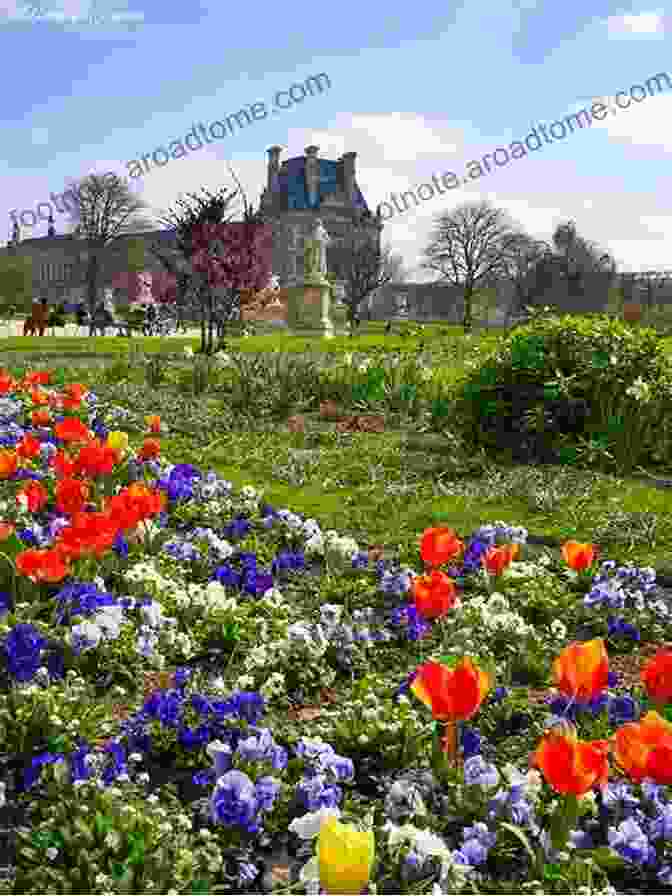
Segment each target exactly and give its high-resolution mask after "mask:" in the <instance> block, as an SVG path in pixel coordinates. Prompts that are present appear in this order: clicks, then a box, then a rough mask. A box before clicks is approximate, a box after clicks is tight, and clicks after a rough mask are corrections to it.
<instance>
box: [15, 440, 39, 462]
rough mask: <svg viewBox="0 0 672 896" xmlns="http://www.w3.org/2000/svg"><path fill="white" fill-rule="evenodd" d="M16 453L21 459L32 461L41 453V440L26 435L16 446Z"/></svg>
mask: <svg viewBox="0 0 672 896" xmlns="http://www.w3.org/2000/svg"><path fill="white" fill-rule="evenodd" d="M15 450H16V453H17V454H18V455H19V457H23V458H26V459H30V458H33V457H37V455H38V454H39V453H40V440H39V439H36V438H35V436H31V435H25V436H24V437H23V438H22V439H21V441H20V442H18V443H17V445H16V449H15Z"/></svg>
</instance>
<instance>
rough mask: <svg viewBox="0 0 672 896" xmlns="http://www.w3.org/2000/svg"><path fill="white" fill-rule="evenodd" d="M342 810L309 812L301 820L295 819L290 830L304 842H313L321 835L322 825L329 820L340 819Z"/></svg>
mask: <svg viewBox="0 0 672 896" xmlns="http://www.w3.org/2000/svg"><path fill="white" fill-rule="evenodd" d="M340 817H341V810H340V809H337V808H333V809H331V808H328V809H319V810H318V811H317V812H308V813H306V814H305V815H302V816H301V818H295V819H294V821H293V822H292V823H291V824H290V825H289V830H290V831H291V832H292V833H293V834H296V835H297V836H298V837H300V838H301V839H302V840H312V839H313V837H316V836H317V835H318V834H319V833H320V828H321V827H322V824H323V823H324V822H325V821H326V820H327V819H328V818H340Z"/></svg>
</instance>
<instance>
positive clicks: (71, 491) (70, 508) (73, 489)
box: [56, 479, 90, 514]
mask: <svg viewBox="0 0 672 896" xmlns="http://www.w3.org/2000/svg"><path fill="white" fill-rule="evenodd" d="M89 491H90V488H89V485H88V484H87V483H86V482H83V481H82V480H81V479H59V480H58V482H57V483H56V509H57V510H59V511H60V512H61V513H67V514H73V513H79V512H80V511H82V510H84V506H85V505H86V502H87V500H88V498H89Z"/></svg>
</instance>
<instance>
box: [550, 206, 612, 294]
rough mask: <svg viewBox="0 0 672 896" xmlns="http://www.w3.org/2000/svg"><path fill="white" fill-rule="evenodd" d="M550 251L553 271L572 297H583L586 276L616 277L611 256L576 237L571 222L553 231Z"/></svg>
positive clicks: (574, 227) (583, 239) (593, 244)
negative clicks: (554, 265)
mask: <svg viewBox="0 0 672 896" xmlns="http://www.w3.org/2000/svg"><path fill="white" fill-rule="evenodd" d="M553 247H554V252H553V256H554V260H555V262H556V268H557V270H558V272H559V275H560V277H561V278H562V279H564V280H566V281H567V288H568V290H569V292H570V294H572V295H581V294H583V291H584V289H585V286H586V278H587V276H588V275H590V274H595V273H603V274H606V275H611V276H612V277H613V276H614V275H615V273H616V263H615V261H614V259H613V258H612V257H611V255H610V254H609V253H608V252H605V251H603V250H602V249H600V248H599V247H598V246H597V245H596V244H595V243H593V242H591V241H589V240H587V239H585V238H584V237H582V236H579V234H578V233H577V229H576V224H575V223H574V222H573V221H567V222H566V223H565V224H560V225H558V227H556V229H555V232H554V233H553Z"/></svg>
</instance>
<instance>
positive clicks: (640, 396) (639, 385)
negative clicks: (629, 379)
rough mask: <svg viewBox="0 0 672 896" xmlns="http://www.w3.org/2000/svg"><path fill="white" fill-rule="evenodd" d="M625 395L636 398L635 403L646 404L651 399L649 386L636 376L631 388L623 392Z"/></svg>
mask: <svg viewBox="0 0 672 896" xmlns="http://www.w3.org/2000/svg"><path fill="white" fill-rule="evenodd" d="M625 392H626V394H627V395H630V396H632V397H633V398H636V399H637V401H641V402H647V401H648V400H649V398H650V397H651V385H650V384H649V383H647V382H645V381H644V380H643V379H642V378H641V376H638V377H637V379H636V380H635V381H634V383H633V384H632V386H629V387H628V388H627V389H626V390H625Z"/></svg>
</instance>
